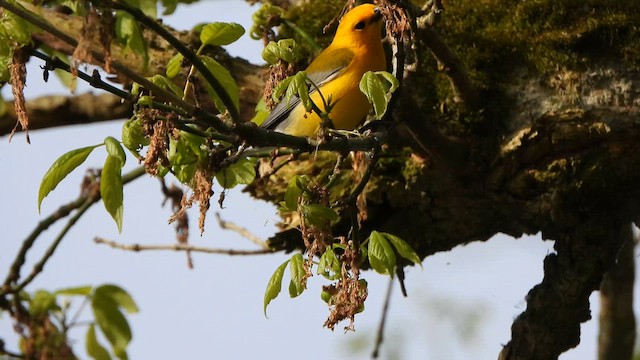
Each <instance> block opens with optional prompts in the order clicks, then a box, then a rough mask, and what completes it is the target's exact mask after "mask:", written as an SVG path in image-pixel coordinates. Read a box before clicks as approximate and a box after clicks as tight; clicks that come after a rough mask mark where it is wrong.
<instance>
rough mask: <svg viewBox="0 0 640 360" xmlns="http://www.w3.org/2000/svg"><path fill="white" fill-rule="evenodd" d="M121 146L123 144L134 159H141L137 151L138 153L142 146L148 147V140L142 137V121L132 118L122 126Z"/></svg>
mask: <svg viewBox="0 0 640 360" xmlns="http://www.w3.org/2000/svg"><path fill="white" fill-rule="evenodd" d="M122 144H124V146H125V147H126V148H127V149H128V150H129V151H131V153H132V154H133V155H135V157H137V158H138V159H141V158H142V156H141V155H140V154H139V153H138V151H140V150H141V149H142V147H143V146H147V145H149V139H148V138H147V137H145V136H144V130H143V129H142V121H141V120H140V119H139V118H138V117H136V116H134V117H132V118H130V119H129V120H127V121H125V123H124V125H122Z"/></svg>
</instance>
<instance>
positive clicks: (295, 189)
mask: <svg viewBox="0 0 640 360" xmlns="http://www.w3.org/2000/svg"><path fill="white" fill-rule="evenodd" d="M300 196H302V189H300V187H299V186H298V175H295V176H294V177H293V178H291V180H289V185H287V191H286V192H285V193H284V203H285V205H286V207H287V209H286V210H288V211H297V210H298V199H299V198H300Z"/></svg>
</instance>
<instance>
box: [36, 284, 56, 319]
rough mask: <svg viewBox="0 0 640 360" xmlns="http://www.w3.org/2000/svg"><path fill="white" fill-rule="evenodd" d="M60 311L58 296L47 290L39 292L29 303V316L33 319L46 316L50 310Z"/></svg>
mask: <svg viewBox="0 0 640 360" xmlns="http://www.w3.org/2000/svg"><path fill="white" fill-rule="evenodd" d="M55 309H59V307H58V305H57V304H56V296H55V295H54V294H52V293H50V292H48V291H46V290H38V291H36V292H35V294H33V298H32V299H31V302H30V303H29V314H30V315H31V316H33V317H39V316H42V315H45V314H46V313H47V312H49V311H50V310H55Z"/></svg>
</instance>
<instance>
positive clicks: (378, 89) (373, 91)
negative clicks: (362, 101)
mask: <svg viewBox="0 0 640 360" xmlns="http://www.w3.org/2000/svg"><path fill="white" fill-rule="evenodd" d="M360 91H362V93H364V94H365V96H366V97H367V99H368V100H369V102H370V103H371V104H373V111H374V112H375V114H376V119H381V118H382V116H383V115H384V113H385V112H386V111H387V105H388V103H389V99H388V98H387V87H386V86H385V84H384V83H383V82H382V80H380V78H379V77H378V76H377V75H376V74H375V73H373V72H371V71H367V72H366V73H365V74H364V75H363V76H362V79H361V80H360Z"/></svg>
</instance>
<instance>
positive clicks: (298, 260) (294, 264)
mask: <svg viewBox="0 0 640 360" xmlns="http://www.w3.org/2000/svg"><path fill="white" fill-rule="evenodd" d="M303 262H304V259H303V258H302V254H295V255H293V256H292V257H291V261H290V262H289V272H290V274H291V281H290V282H289V296H291V297H292V298H294V297H297V296H299V295H300V294H302V292H303V291H304V290H305V289H306V281H305V279H306V278H307V272H306V271H305V269H304V264H303Z"/></svg>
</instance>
